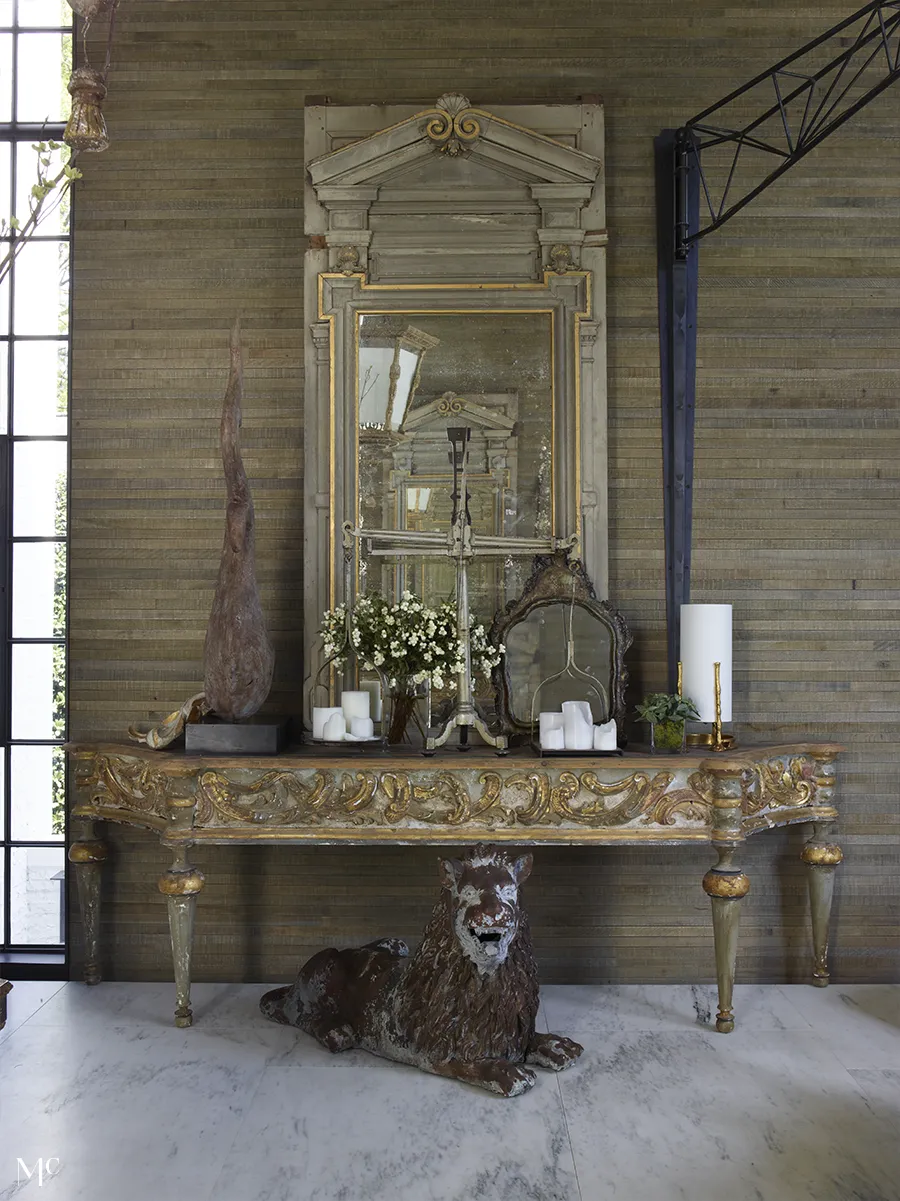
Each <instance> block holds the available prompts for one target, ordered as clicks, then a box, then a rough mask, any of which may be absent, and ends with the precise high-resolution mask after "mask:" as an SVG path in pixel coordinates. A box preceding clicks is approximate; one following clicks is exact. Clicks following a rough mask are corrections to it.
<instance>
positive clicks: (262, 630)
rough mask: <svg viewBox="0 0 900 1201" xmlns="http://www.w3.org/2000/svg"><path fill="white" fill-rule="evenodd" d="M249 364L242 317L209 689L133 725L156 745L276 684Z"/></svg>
mask: <svg viewBox="0 0 900 1201" xmlns="http://www.w3.org/2000/svg"><path fill="white" fill-rule="evenodd" d="M243 394H244V364H243V356H242V353H241V324H240V321H235V323H234V326H233V327H232V330H231V366H230V370H229V373H228V385H227V387H226V389H225V400H224V402H223V405H222V421H221V425H220V427H219V438H220V444H221V449H222V466H223V468H224V471H225V491H226V496H227V502H226V508H225V538H224V540H223V543H222V558H221V561H220V563H219V578H218V581H217V583H216V591H215V596H214V597H213V604H212V611H211V613H210V615H209V622H208V624H207V627H206V644H205V646H204V650H203V676H204V678H203V692H199V693H197V695H196V696H192V697H191V698H190V699H189V700H187V701H185V703H184V704H183V705H182V706H181V708H180V709H176V710H175V712H174V713H170V714H169V715H168V717H166V718H164V719H163V721H162V722H160V723H159V724H158V725H156V726H153V727H152V728H151V729H150V730H146V731H141V730H138V729H136V728H135V727H134V726H130V727H129V729H128V734H129V737H130V738H132V739H133V740H134V741H135V742H143V743H145V744H146V745H147V746H150V747H153V748H154V749H162V748H163V747H167V746H169V745H170V743H172V742H174V741H175V739H176V738H178V737H179V736H180V735H181V734H182V733H183V732H184V729H185V726H186V725H188V724H190V723H192V722H198V721H200V720H201V719H202V718H203V717H205V716H206V715H207V714H209V713H213V714H215V715H216V717H219V718H221V719H222V721H225V722H235V721H240V720H241V719H243V718H247V717H252V716H253V714H254V713H256V712H257V711H258V710H259V709H260V707H261V706H262V704H263V702H264V701H265V699H266V697H267V696H268V695H269V689H270V688H271V687H272V675H273V673H274V670H275V652H274V650H273V648H272V643H271V640H270V639H269V634H268V631H267V629H266V621H265V617H264V616H263V611H262V604H261V602H260V598H259V588H258V586H257V583H256V564H255V553H254V545H255V538H254V526H255V518H254V513H253V499H252V497H251V496H250V487H249V485H248V483H247V473H246V472H245V471H244V463H243V460H242V459H241V447H240V439H239V435H240V428H241V401H242V399H243Z"/></svg>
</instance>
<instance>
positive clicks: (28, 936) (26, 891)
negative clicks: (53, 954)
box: [9, 847, 65, 944]
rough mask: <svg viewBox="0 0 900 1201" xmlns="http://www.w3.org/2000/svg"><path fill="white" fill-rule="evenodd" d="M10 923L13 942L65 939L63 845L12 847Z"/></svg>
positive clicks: (58, 940) (41, 941)
mask: <svg viewBox="0 0 900 1201" xmlns="http://www.w3.org/2000/svg"><path fill="white" fill-rule="evenodd" d="M10 867H11V870H10V873H9V884H10V898H9V899H10V906H9V911H10V922H11V929H10V933H11V935H12V940H13V942H14V943H51V944H56V943H59V942H62V941H63V939H62V937H61V929H60V928H61V926H62V913H63V909H62V905H63V888H64V885H65V880H64V879H57V878H56V877H57V876H59V874H60V872H62V871H63V869H64V859H63V848H62V847H13V850H12V862H11V865H10Z"/></svg>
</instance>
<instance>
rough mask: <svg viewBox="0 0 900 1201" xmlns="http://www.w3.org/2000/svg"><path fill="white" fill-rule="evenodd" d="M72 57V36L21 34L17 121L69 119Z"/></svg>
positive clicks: (17, 76)
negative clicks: (68, 87)
mask: <svg viewBox="0 0 900 1201" xmlns="http://www.w3.org/2000/svg"><path fill="white" fill-rule="evenodd" d="M71 55H72V35H71V34H68V33H20V34H19V61H18V72H17V74H16V103H17V105H18V107H17V109H16V119H17V120H18V121H36V122H42V121H65V120H66V119H67V118H68V116H69V106H70V102H71V96H70V95H69V93H68V90H67V89H66V84H67V83H68V82H69V64H70V63H71V61H72V60H71Z"/></svg>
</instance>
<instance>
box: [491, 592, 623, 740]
mask: <svg viewBox="0 0 900 1201" xmlns="http://www.w3.org/2000/svg"><path fill="white" fill-rule="evenodd" d="M570 615H571V622H572V641H573V643H574V652H575V663H576V664H577V666H578V668H579V671H580V672H583V673H586V675H588V676H590V677H592V678H591V679H585V678H584V676H583V675H581V674H578V673H574V674H568V673H566V674H561V673H563V672H564V669H565V666H566V651H567V641H568V631H569V620H570ZM505 645H506V663H507V669H508V671H509V676H510V679H511V680H514V681H515V688H514V689H511V691H510V709H511V713H512V717H513V720H514V721H516V722H519V723H521V724H522V725H530V723H531V705H532V698H533V697H534V695H535V693H536V692H537V690H538V688H540V693H539V698H538V699H539V705H538V706H536V709H535V712H538V711H541V710H543V711H544V712H555V713H558V712H559V710H560V707H561V706H562V703H563V701H588V702H589V703H590V706H591V710H592V712H593V715H594V721H595V722H597V723H600V722H605V721H608V720H609V718H610V700H609V698H610V695H611V692H612V680H613V646H612V631H611V630H610V629H609V627H607V626H605V625H604V624H603V623H601V622H600V621H598V620H597V617H596V616H595V615H594V614H593V613H590V612H589V611H588V610H587V609H584V608H582V607H581V606H580V605H578V604H576V605H575V606H574V607H573V606H572V605H570V604H565V603H561V602H557V603H555V604H549V605H540V606H538V607H537V608H534V609H532V610H531V612H530V613H529V614H528V615H527V616H526V617H525V618H524V620H523V621H521V622H519V624H518V625H515V626H513V627H512V628H511V629H510V630H509V632H508V633H507V635H506V644H505ZM553 676H555V677H556V678H555V679H551V677H553ZM542 685H543V686H542Z"/></svg>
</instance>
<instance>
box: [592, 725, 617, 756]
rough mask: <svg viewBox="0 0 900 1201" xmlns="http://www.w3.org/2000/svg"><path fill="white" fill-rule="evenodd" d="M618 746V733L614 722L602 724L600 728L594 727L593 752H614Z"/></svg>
mask: <svg viewBox="0 0 900 1201" xmlns="http://www.w3.org/2000/svg"><path fill="white" fill-rule="evenodd" d="M617 745H618V731H617V730H616V723H615V722H614V721H607V722H604V723H603V725H602V726H594V750H595V751H614V750H615V749H616V746H617Z"/></svg>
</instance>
